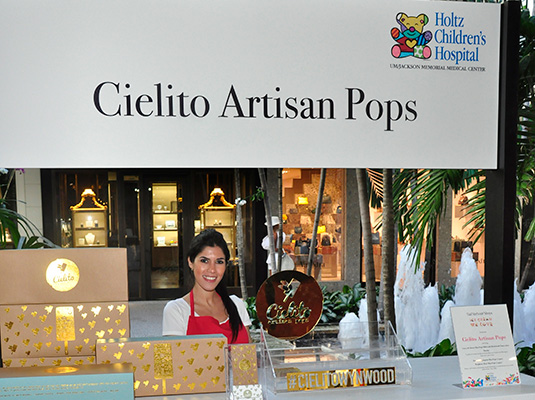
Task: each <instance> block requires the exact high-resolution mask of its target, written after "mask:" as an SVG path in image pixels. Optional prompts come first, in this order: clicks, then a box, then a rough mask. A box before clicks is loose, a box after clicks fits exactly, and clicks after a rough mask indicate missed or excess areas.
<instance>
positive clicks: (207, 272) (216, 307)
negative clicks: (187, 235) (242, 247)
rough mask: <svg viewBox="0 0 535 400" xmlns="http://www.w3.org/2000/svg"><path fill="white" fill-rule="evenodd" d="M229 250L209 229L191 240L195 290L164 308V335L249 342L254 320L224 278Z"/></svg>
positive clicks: (191, 265) (190, 256)
mask: <svg viewBox="0 0 535 400" xmlns="http://www.w3.org/2000/svg"><path fill="white" fill-rule="evenodd" d="M229 258H230V252H229V250H228V247H227V243H226V241H225V239H224V238H223V235H221V233H219V232H217V231H216V230H213V229H207V230H204V231H202V232H201V233H200V234H199V235H197V236H196V237H195V238H194V239H193V241H192V242H191V247H190V249H189V252H188V265H189V268H190V270H191V272H192V274H193V276H194V278H195V283H194V285H193V288H192V290H191V291H190V292H189V293H188V294H186V295H185V296H184V297H182V298H179V299H176V300H172V301H170V302H169V303H167V305H166V306H165V308H164V311H163V335H179V336H180V335H199V334H214V333H222V334H224V335H225V336H226V337H227V339H228V342H229V343H248V342H249V341H250V340H249V330H248V326H250V325H251V320H250V318H249V314H248V313H247V309H246V308H245V305H244V303H243V301H242V300H241V299H239V298H238V297H236V296H234V295H232V296H229V295H228V293H227V287H226V285H225V280H224V279H223V277H224V275H225V271H226V269H227V263H228V260H229Z"/></svg>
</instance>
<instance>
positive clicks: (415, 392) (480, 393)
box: [136, 357, 535, 400]
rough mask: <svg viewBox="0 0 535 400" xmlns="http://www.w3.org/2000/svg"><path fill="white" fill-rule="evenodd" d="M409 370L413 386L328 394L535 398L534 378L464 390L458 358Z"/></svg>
mask: <svg viewBox="0 0 535 400" xmlns="http://www.w3.org/2000/svg"><path fill="white" fill-rule="evenodd" d="M409 362H410V364H411V366H412V372H413V377H412V385H407V386H401V385H395V386H394V385H392V386H374V387H361V388H354V389H338V390H336V389H334V390H330V391H329V398H330V399H331V400H336V399H345V398H347V396H348V393H349V392H350V391H351V392H355V394H357V392H358V398H359V400H372V399H377V398H384V399H389V398H392V399H396V400H429V399H433V400H454V399H492V400H506V399H509V400H513V399H514V400H517V399H530V400H532V399H534V398H535V377H532V376H529V375H525V374H521V377H520V381H521V384H520V385H510V386H494V387H487V388H473V389H463V388H462V387H461V372H460V368H459V360H458V358H457V357H424V358H410V359H409ZM325 394H326V393H325V391H324V390H317V391H308V392H292V393H282V394H279V395H278V396H275V395H273V394H272V393H268V399H275V398H276V399H291V400H305V399H306V400H313V399H318V400H320V399H324V398H325ZM225 397H226V396H225V393H211V394H205V395H186V396H161V397H138V398H136V399H145V400H177V399H181V400H223V399H225Z"/></svg>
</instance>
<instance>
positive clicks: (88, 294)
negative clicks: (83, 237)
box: [0, 249, 130, 367]
mask: <svg viewBox="0 0 535 400" xmlns="http://www.w3.org/2000/svg"><path fill="white" fill-rule="evenodd" d="M0 276H2V280H0V337H1V339H0V344H1V349H2V362H3V366H5V367H7V366H10V365H16V366H22V365H35V364H37V365H51V364H50V363H51V362H57V360H58V358H60V357H61V358H64V359H63V361H62V365H73V363H74V361H76V362H80V361H81V360H85V361H84V362H88V360H89V359H90V357H91V356H93V357H94V356H95V342H96V340H97V339H102V338H128V337H129V336H130V319H129V313H128V286H127V268H126V251H125V249H43V250H5V251H2V252H0ZM88 357H89V358H88ZM48 358H52V359H51V360H49V359H48ZM67 358H68V359H67ZM43 359H45V360H44V361H43ZM45 362H46V364H45ZM52 365H54V364H52Z"/></svg>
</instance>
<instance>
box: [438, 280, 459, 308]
mask: <svg viewBox="0 0 535 400" xmlns="http://www.w3.org/2000/svg"><path fill="white" fill-rule="evenodd" d="M453 296H455V285H451V286H447V287H446V286H445V285H440V289H439V291H438V300H439V302H440V309H441V310H442V307H444V304H446V302H447V301H448V300H453Z"/></svg>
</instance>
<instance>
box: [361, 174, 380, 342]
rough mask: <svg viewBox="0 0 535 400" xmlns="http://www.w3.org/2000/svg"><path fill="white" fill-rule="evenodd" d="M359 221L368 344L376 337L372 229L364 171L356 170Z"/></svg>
mask: <svg viewBox="0 0 535 400" xmlns="http://www.w3.org/2000/svg"><path fill="white" fill-rule="evenodd" d="M356 172H357V187H358V197H359V209H360V221H361V226H362V246H363V248H364V266H365V273H366V301H367V304H368V332H369V336H370V343H372V341H373V340H374V339H375V338H376V337H377V336H378V334H379V332H378V326H377V299H376V296H377V295H376V291H375V266H374V262H373V244H372V228H371V221H370V209H369V207H368V189H367V178H366V170H365V169H357V171H356Z"/></svg>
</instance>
